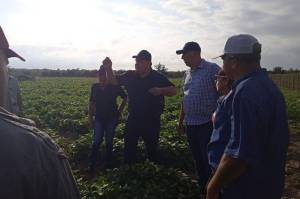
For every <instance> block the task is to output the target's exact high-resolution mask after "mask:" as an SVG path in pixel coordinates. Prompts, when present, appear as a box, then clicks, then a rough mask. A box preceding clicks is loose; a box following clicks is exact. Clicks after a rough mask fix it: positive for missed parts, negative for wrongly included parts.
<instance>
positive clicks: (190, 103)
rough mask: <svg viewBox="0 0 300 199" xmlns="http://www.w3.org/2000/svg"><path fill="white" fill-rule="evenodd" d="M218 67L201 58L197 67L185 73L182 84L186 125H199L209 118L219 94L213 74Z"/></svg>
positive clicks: (216, 71)
mask: <svg viewBox="0 0 300 199" xmlns="http://www.w3.org/2000/svg"><path fill="white" fill-rule="evenodd" d="M219 70H220V67H219V66H218V65H217V64H215V63H211V62H208V61H205V60H204V59H202V61H201V63H200V65H199V66H198V68H196V69H194V70H192V69H190V70H188V71H186V73H185V78H184V85H183V94H184V96H183V111H184V114H185V117H184V123H185V124H186V125H201V124H205V123H207V122H209V121H210V120H211V117H212V114H213V112H214V111H215V110H216V106H217V100H218V98H219V95H218V93H217V90H216V86H215V82H214V80H215V75H216V74H217V73H218V71H219Z"/></svg>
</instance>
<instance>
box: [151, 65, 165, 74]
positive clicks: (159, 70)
mask: <svg viewBox="0 0 300 199" xmlns="http://www.w3.org/2000/svg"><path fill="white" fill-rule="evenodd" d="M154 68H155V69H156V70H157V71H158V72H160V73H162V74H164V75H167V74H168V69H167V67H166V66H165V65H163V64H161V63H158V64H157V65H155V66H154Z"/></svg>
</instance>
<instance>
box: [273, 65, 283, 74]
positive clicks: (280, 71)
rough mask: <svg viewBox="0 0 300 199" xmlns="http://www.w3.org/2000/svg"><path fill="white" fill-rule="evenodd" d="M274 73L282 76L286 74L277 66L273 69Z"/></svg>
mask: <svg viewBox="0 0 300 199" xmlns="http://www.w3.org/2000/svg"><path fill="white" fill-rule="evenodd" d="M273 73H276V74H282V73H284V70H283V69H282V67H280V66H276V67H274V68H273Z"/></svg>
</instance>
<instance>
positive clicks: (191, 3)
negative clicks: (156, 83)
mask: <svg viewBox="0 0 300 199" xmlns="http://www.w3.org/2000/svg"><path fill="white" fill-rule="evenodd" d="M0 5H1V7H0V25H1V27H2V28H3V30H4V32H5V34H6V37H7V38H8V40H9V43H10V46H11V48H12V49H13V50H15V51H16V52H17V53H19V54H20V55H22V56H23V57H24V58H25V59H26V62H22V61H20V60H18V59H16V58H11V59H10V60H9V61H10V64H9V65H10V67H14V68H49V69H58V68H59V69H71V68H80V69H97V68H98V67H99V66H100V64H101V62H102V60H103V59H104V58H105V57H106V56H108V57H110V58H111V59H112V62H113V67H114V69H116V70H118V69H134V63H135V62H134V59H132V58H131V57H132V55H135V54H137V53H138V52H139V51H140V50H142V49H146V50H148V51H150V52H151V54H152V62H153V64H154V65H156V64H158V63H161V64H164V65H165V66H166V67H167V68H168V69H169V70H172V71H177V70H186V69H187V67H186V66H185V65H184V63H183V61H182V60H181V57H180V56H178V55H176V53H175V51H176V50H178V49H181V48H182V47H183V45H184V44H185V43H186V42H188V41H196V42H198V43H199V44H200V46H201V49H202V57H203V58H204V59H206V60H208V61H212V62H217V63H218V64H219V65H220V66H221V65H222V61H221V60H215V59H212V58H213V57H216V56H218V55H220V54H221V53H222V51H223V48H224V44H225V42H226V40H227V38H228V37H230V36H232V35H235V34H241V33H247V34H252V35H254V36H255V37H256V38H257V39H258V40H259V42H260V43H261V44H262V66H263V67H266V68H268V69H272V68H273V67H275V66H281V67H283V68H286V69H289V68H295V69H296V68H297V69H300V56H299V55H300V12H299V10H300V1H299V0H285V1H282V0H264V1H262V0H247V1H242V0H227V1H226V0H184V1H183V0H162V1H158V0H144V1H142V0H139V1H138V0H133V1H129V0H110V1H108V0H107V1H104V0H0Z"/></svg>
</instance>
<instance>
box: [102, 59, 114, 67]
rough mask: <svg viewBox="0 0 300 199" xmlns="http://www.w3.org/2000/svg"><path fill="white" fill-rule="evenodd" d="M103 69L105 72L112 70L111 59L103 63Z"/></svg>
mask: <svg viewBox="0 0 300 199" xmlns="http://www.w3.org/2000/svg"><path fill="white" fill-rule="evenodd" d="M102 64H103V67H104V69H105V70H107V69H111V68H112V62H111V60H110V58H109V57H106V58H105V59H104V60H103V61H102Z"/></svg>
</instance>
